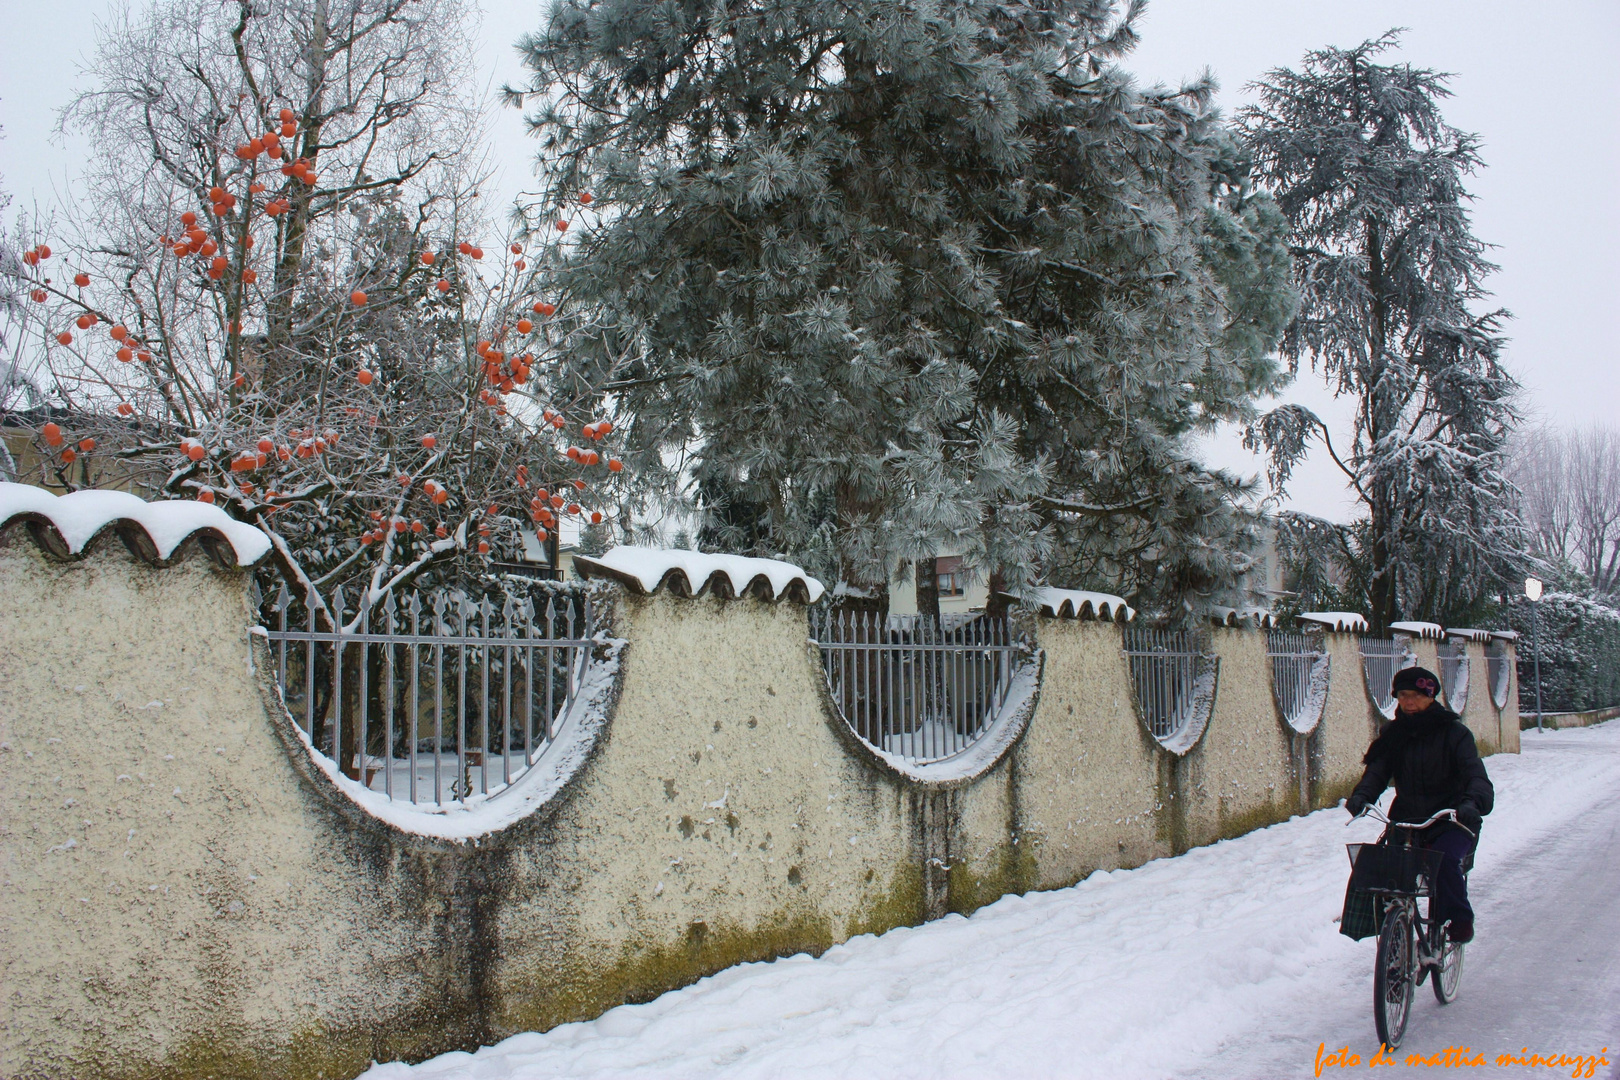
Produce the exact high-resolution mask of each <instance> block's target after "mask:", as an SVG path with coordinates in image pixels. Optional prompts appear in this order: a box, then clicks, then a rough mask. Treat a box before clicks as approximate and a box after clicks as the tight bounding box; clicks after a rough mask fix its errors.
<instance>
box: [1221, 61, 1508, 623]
mask: <svg viewBox="0 0 1620 1080" xmlns="http://www.w3.org/2000/svg"><path fill="white" fill-rule="evenodd" d="M1397 42H1398V34H1397V33H1396V32H1393V31H1392V32H1391V33H1389V34H1386V35H1384V36H1383V37H1381V38H1378V39H1376V40H1373V41H1367V42H1363V43H1362V44H1360V45H1358V46H1356V47H1354V48H1351V49H1331V48H1330V49H1322V50H1319V51H1316V52H1312V53H1309V54H1307V55H1306V57H1305V62H1304V64H1303V65H1302V67H1301V68H1300V70H1298V71H1293V70H1289V69H1278V70H1276V71H1273V72H1271V73H1270V74H1269V75H1268V76H1267V78H1266V80H1265V81H1264V82H1262V83H1260V84H1259V86H1258V90H1259V103H1258V104H1257V105H1255V106H1253V107H1251V108H1248V109H1245V110H1244V111H1243V112H1242V114H1241V115H1240V117H1239V123H1240V126H1241V128H1242V130H1243V132H1244V134H1245V135H1246V136H1247V140H1248V144H1249V146H1250V148H1251V150H1252V153H1253V155H1254V161H1255V170H1256V175H1257V177H1258V178H1259V179H1260V181H1261V182H1262V183H1264V184H1265V185H1267V186H1269V187H1270V189H1271V190H1272V192H1273V193H1274V195H1275V197H1276V199H1277V205H1278V206H1279V207H1280V208H1281V209H1282V211H1283V212H1284V213H1286V214H1287V215H1288V219H1289V222H1290V223H1291V225H1292V227H1293V240H1292V243H1293V255H1294V276H1295V283H1296V286H1297V288H1298V291H1299V295H1300V302H1301V307H1300V311H1299V315H1298V316H1297V318H1296V319H1295V320H1294V321H1293V323H1292V324H1291V325H1290V326H1289V328H1288V331H1287V333H1286V335H1285V336H1284V339H1283V344H1282V353H1283V355H1284V356H1285V357H1286V358H1287V359H1288V361H1289V363H1290V365H1291V366H1292V367H1294V368H1296V369H1297V367H1298V365H1299V363H1300V362H1301V360H1304V359H1307V358H1308V359H1309V361H1310V363H1311V366H1312V367H1313V368H1314V369H1315V370H1317V371H1320V372H1321V373H1322V374H1323V375H1324V376H1325V377H1326V378H1327V379H1328V380H1329V382H1330V383H1331V384H1332V385H1333V387H1334V389H1335V392H1336V393H1338V394H1341V395H1351V396H1353V397H1355V398H1356V399H1357V403H1356V414H1355V432H1354V435H1353V437H1352V439H1351V442H1350V444H1349V445H1348V446H1334V445H1333V443H1332V440H1331V438H1330V435H1329V432H1328V430H1327V427H1326V425H1324V424H1323V422H1322V421H1321V420H1320V419H1319V418H1318V417H1317V416H1315V415H1314V414H1313V413H1311V412H1310V411H1309V410H1307V409H1304V408H1302V407H1299V406H1284V407H1283V408H1280V409H1278V410H1276V411H1275V412H1272V413H1271V414H1269V415H1267V416H1266V417H1264V418H1263V419H1262V420H1261V422H1259V423H1258V424H1256V425H1255V426H1254V427H1253V428H1252V429H1251V432H1250V441H1251V445H1255V446H1259V445H1262V444H1263V445H1264V446H1266V447H1267V448H1268V449H1269V450H1270V452H1271V454H1272V462H1273V465H1272V476H1273V480H1274V482H1275V483H1277V484H1278V485H1279V486H1280V485H1281V484H1282V483H1284V482H1285V481H1286V480H1287V478H1288V475H1289V471H1290V469H1291V468H1292V466H1293V465H1294V463H1295V462H1296V461H1297V460H1298V459H1299V458H1300V457H1301V456H1302V455H1303V454H1304V452H1305V450H1306V449H1307V448H1308V445H1309V444H1310V442H1311V441H1312V440H1313V439H1315V438H1318V437H1320V438H1321V440H1322V442H1323V445H1324V446H1325V448H1326V449H1327V451H1328V453H1329V454H1330V455H1331V456H1332V458H1333V460H1334V462H1335V463H1336V464H1337V465H1338V466H1339V467H1340V468H1341V469H1342V470H1343V471H1344V473H1345V475H1346V476H1347V477H1348V479H1349V481H1350V484H1351V486H1352V487H1353V489H1354V490H1355V492H1356V495H1357V497H1358V499H1359V500H1360V501H1361V504H1362V507H1363V509H1364V511H1365V519H1364V520H1362V521H1357V522H1352V523H1351V524H1349V525H1345V526H1338V525H1333V524H1330V523H1328V522H1324V521H1320V520H1316V519H1309V518H1305V517H1303V516H1301V515H1297V514H1296V515H1289V516H1288V517H1287V518H1285V520H1284V523H1283V524H1284V528H1283V530H1282V535H1283V538H1284V540H1285V542H1286V546H1287V548H1288V549H1289V550H1290V552H1291V555H1292V558H1293V560H1294V561H1295V563H1296V568H1297V569H1299V570H1300V572H1301V573H1302V577H1303V579H1304V581H1305V583H1306V584H1307V592H1309V588H1308V586H1309V584H1310V583H1311V582H1313V581H1314V582H1328V581H1335V580H1336V581H1338V582H1340V583H1341V585H1342V584H1343V583H1349V584H1351V585H1352V586H1353V587H1354V589H1355V591H1356V592H1357V593H1358V597H1357V599H1358V603H1357V605H1356V606H1358V607H1360V606H1363V605H1365V609H1366V611H1367V612H1368V613H1369V615H1370V616H1371V620H1372V622H1373V624H1374V626H1375V627H1377V628H1378V629H1382V628H1384V627H1387V626H1388V625H1389V624H1390V623H1391V622H1392V621H1395V620H1396V619H1399V618H1401V617H1403V616H1404V617H1406V618H1424V619H1433V620H1435V621H1440V622H1446V621H1450V620H1451V619H1453V618H1457V617H1461V616H1463V613H1465V612H1467V611H1469V610H1470V609H1473V608H1475V607H1477V605H1479V604H1480V603H1481V602H1483V601H1484V599H1485V598H1486V597H1487V596H1488V595H1489V594H1490V593H1491V592H1493V591H1497V590H1499V588H1500V585H1501V583H1502V582H1503V581H1505V580H1506V579H1507V578H1508V577H1509V576H1510V575H1511V571H1512V568H1513V567H1514V566H1515V565H1516V564H1517V562H1518V560H1519V559H1520V553H1521V552H1522V551H1523V550H1524V538H1523V530H1522V528H1521V526H1520V525H1519V522H1518V519H1517V516H1516V514H1515V512H1514V509H1513V507H1514V503H1515V499H1514V495H1515V492H1514V489H1513V487H1512V485H1511V484H1510V483H1509V482H1508V481H1507V480H1506V479H1505V478H1504V476H1503V449H1504V445H1505V442H1506V439H1507V437H1508V435H1509V434H1510V432H1511V429H1512V427H1513V425H1514V423H1515V421H1516V419H1517V415H1516V413H1515V410H1514V406H1513V395H1514V393H1515V391H1516V390H1517V384H1516V383H1515V382H1514V380H1513V378H1512V377H1511V376H1510V375H1508V373H1507V372H1506V371H1505V370H1504V369H1503V368H1502V365H1501V359H1500V356H1501V350H1502V345H1503V338H1502V336H1501V334H1500V327H1501V324H1502V321H1503V320H1504V319H1505V318H1506V312H1503V311H1499V310H1497V311H1489V312H1486V313H1484V314H1475V313H1474V311H1473V310H1472V307H1473V305H1474V304H1475V303H1476V302H1477V301H1479V300H1481V299H1482V298H1484V297H1485V296H1486V295H1487V293H1486V291H1485V288H1484V286H1483V284H1482V283H1483V280H1484V278H1485V277H1486V275H1488V274H1489V273H1490V272H1491V271H1492V270H1494V269H1495V267H1494V266H1493V265H1492V264H1491V263H1490V262H1489V261H1487V259H1486V257H1485V254H1486V249H1487V245H1486V244H1484V243H1483V242H1482V241H1481V240H1479V238H1477V237H1476V236H1475V235H1474V234H1473V231H1472V228H1471V224H1470V221H1469V214H1468V211H1467V209H1466V204H1467V200H1468V198H1469V196H1468V193H1467V191H1466V190H1465V189H1464V187H1463V178H1464V177H1465V176H1467V175H1468V174H1470V173H1472V172H1473V171H1474V170H1475V169H1476V168H1478V167H1479V165H1480V163H1481V162H1480V156H1479V140H1478V138H1477V137H1476V136H1474V135H1470V134H1467V133H1465V132H1461V131H1458V130H1457V129H1456V128H1454V127H1451V126H1450V125H1449V124H1447V123H1446V122H1445V120H1444V119H1443V117H1442V116H1441V112H1440V104H1441V102H1442V101H1443V100H1444V99H1445V98H1446V97H1448V96H1449V95H1450V91H1449V90H1448V89H1447V87H1446V81H1447V77H1446V76H1445V75H1442V74H1437V73H1436V72H1433V71H1429V70H1426V69H1423V68H1414V67H1412V66H1411V65H1410V64H1388V65H1386V64H1379V63H1377V62H1376V58H1377V57H1378V56H1379V54H1381V53H1383V52H1384V51H1386V50H1388V49H1390V48H1392V47H1394V46H1395V44H1396V43H1397ZM1323 595H1327V593H1323ZM1311 600H1312V597H1311V596H1310V595H1307V596H1305V597H1303V601H1304V602H1305V603H1307V604H1309V603H1310V602H1311Z"/></svg>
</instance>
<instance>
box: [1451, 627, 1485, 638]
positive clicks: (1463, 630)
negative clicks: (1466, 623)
mask: <svg viewBox="0 0 1620 1080" xmlns="http://www.w3.org/2000/svg"><path fill="white" fill-rule="evenodd" d="M1446 636H1447V637H1454V638H1464V639H1465V640H1468V641H1489V640H1491V638H1492V637H1494V636H1495V631H1491V630H1470V629H1468V628H1467V627H1462V626H1448V627H1446Z"/></svg>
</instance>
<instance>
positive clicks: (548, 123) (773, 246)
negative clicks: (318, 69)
mask: <svg viewBox="0 0 1620 1080" xmlns="http://www.w3.org/2000/svg"><path fill="white" fill-rule="evenodd" d="M1141 6H1142V5H1141V4H1140V3H1132V4H1131V5H1130V7H1129V9H1128V10H1127V11H1125V12H1123V13H1121V12H1120V11H1118V10H1117V4H1116V3H1115V2H1114V0H1072V2H1071V0H1033V2H1019V0H1010V2H971V0H970V2H950V0H944V2H940V0H930V2H922V3H893V2H892V0H842V2H826V0H739V2H737V3H731V4H726V5H714V4H707V3H697V2H695V0H674V2H660V3H652V2H648V0H562V2H560V3H558V4H557V5H556V6H555V7H554V8H553V9H552V14H551V17H550V21H549V23H548V24H547V26H546V27H545V29H544V30H543V31H542V32H541V33H540V34H538V35H536V36H535V37H533V38H532V39H530V40H529V41H527V42H526V43H525V48H526V52H527V61H528V64H529V66H530V67H531V68H532V69H533V71H534V79H533V83H532V86H531V87H530V88H529V90H528V91H527V96H528V97H529V98H530V100H531V101H534V100H538V101H539V102H540V106H539V108H538V110H537V111H536V112H535V114H534V115H533V117H532V119H533V126H534V130H535V131H536V133H537V134H538V135H539V136H540V137H541V139H542V141H543V150H542V154H541V163H542V176H543V179H544V180H545V181H546V183H547V185H548V190H549V191H550V192H551V196H550V197H551V198H554V199H555V200H557V204H558V205H560V204H561V202H562V201H563V200H564V199H568V198H571V197H573V195H574V193H576V192H578V191H580V190H581V189H588V190H589V191H591V192H592V193H593V194H594V195H595V196H596V198H597V202H596V204H595V205H597V206H598V207H602V208H603V212H602V214H601V217H600V218H599V220H598V221H597V222H596V224H595V225H594V227H592V228H589V229H587V230H585V232H584V235H582V236H581V239H580V241H579V242H578V246H577V247H576V248H575V249H574V250H573V255H572V257H571V258H569V259H567V260H566V261H563V262H561V263H559V264H557V265H554V266H552V267H550V268H549V271H550V272H551V273H553V274H554V275H555V282H556V286H557V288H558V290H559V292H560V293H561V294H562V295H563V296H564V297H565V298H566V300H567V304H566V305H565V314H566V312H567V311H568V310H570V309H571V310H572V311H574V312H575V313H576V315H577V318H578V319H579V323H578V325H579V326H580V328H581V330H580V333H579V334H578V335H577V336H576V337H575V339H574V348H573V362H574V363H576V364H578V365H582V366H590V365H602V364H606V363H609V362H613V361H615V360H617V361H618V362H621V363H622V360H623V358H624V357H626V356H629V357H631V358H633V359H634V362H635V363H634V367H633V373H632V374H631V375H630V376H629V377H627V378H624V379H623V380H622V382H621V385H620V393H621V394H622V405H623V412H624V414H625V416H626V417H627V419H628V423H629V428H630V431H629V438H630V439H631V441H632V443H633V444H635V445H637V446H639V447H640V455H639V458H640V460H639V461H638V462H637V464H638V471H637V475H638V477H641V478H643V479H644V480H646V481H648V482H655V481H659V480H662V481H664V482H669V481H670V480H671V479H672V478H673V475H674V471H675V470H677V469H679V470H682V475H684V476H686V477H689V478H695V479H696V481H697V483H696V484H695V485H694V486H695V487H696V488H697V489H698V490H699V491H701V492H703V493H705V494H707V495H709V496H711V499H710V501H711V502H712V501H713V498H712V497H713V496H714V494H715V493H723V502H724V506H723V507H722V508H721V509H723V511H724V512H723V513H721V514H720V515H719V516H720V518H721V519H722V520H723V522H724V524H725V526H726V527H727V528H728V529H730V530H731V532H732V533H734V534H735V535H737V536H752V537H753V538H754V542H755V543H756V544H757V545H758V546H759V548H760V549H761V551H762V553H771V552H777V551H786V552H790V553H793V554H794V555H795V556H796V557H798V558H801V559H805V560H806V561H808V562H810V563H811V564H812V565H814V566H816V567H817V569H819V570H821V571H823V572H829V573H834V574H836V575H837V576H838V578H839V579H840V580H841V581H843V582H845V583H846V584H848V585H849V586H851V587H853V588H855V589H857V590H872V591H876V590H881V589H882V588H883V586H884V583H885V582H886V581H887V580H888V576H889V573H890V572H891V570H892V569H893V568H894V567H895V566H896V565H897V564H898V563H900V562H903V561H907V560H926V559H927V558H929V557H930V556H932V555H933V554H934V553H936V552H940V553H943V552H961V553H965V554H966V555H967V556H968V561H969V565H970V566H972V567H974V568H975V569H976V570H978V571H979V572H981V573H983V574H987V575H989V576H990V578H991V580H992V582H993V583H994V584H996V585H997V586H1001V585H1005V586H1007V587H1016V586H1017V585H1019V584H1021V583H1023V582H1027V581H1029V580H1033V579H1037V578H1039V577H1043V576H1044V577H1048V578H1050V579H1052V580H1055V581H1057V582H1059V583H1062V584H1091V585H1095V586H1100V587H1114V588H1118V589H1120V590H1122V591H1124V592H1127V593H1129V594H1131V595H1133V596H1135V597H1137V598H1138V599H1145V600H1153V599H1164V600H1169V599H1171V598H1175V599H1180V598H1183V597H1185V596H1186V595H1187V594H1189V593H1210V592H1213V591H1217V590H1222V589H1231V588H1233V587H1234V586H1235V585H1236V583H1237V582H1238V580H1239V578H1240V576H1241V574H1242V572H1243V571H1244V570H1245V569H1246V568H1247V566H1248V557H1247V555H1246V554H1245V550H1246V548H1247V546H1248V545H1249V543H1250V541H1251V535H1250V533H1251V529H1252V524H1253V517H1252V515H1251V514H1250V513H1249V511H1248V510H1247V508H1246V496H1247V489H1246V487H1245V485H1244V484H1243V483H1242V482H1241V481H1240V480H1238V479H1237V478H1235V477H1232V476H1229V475H1226V474H1223V473H1219V472H1212V471H1210V470H1208V469H1205V468H1204V467H1202V466H1201V465H1200V464H1199V463H1198V462H1197V461H1196V460H1195V459H1194V457H1193V455H1192V453H1191V452H1190V449H1189V446H1188V440H1189V438H1190V436H1192V435H1193V434H1194V433H1195V432H1197V431H1199V430H1202V429H1205V428H1207V427H1208V426H1210V425H1213V424H1215V423H1218V422H1220V421H1222V420H1231V419H1245V418H1247V417H1248V416H1249V415H1250V413H1249V409H1250V402H1251V401H1252V400H1253V398H1254V397H1255V395H1256V394H1257V393H1259V392H1261V391H1264V390H1266V389H1268V388H1270V387H1272V386H1273V385H1274V381H1275V379H1276V378H1277V370H1276V368H1275V366H1274V365H1273V364H1272V363H1271V362H1270V361H1269V360H1268V359H1267V353H1268V351H1269V349H1270V348H1271V346H1272V345H1273V344H1274V342H1275V340H1276V335H1277V334H1278V333H1280V331H1281V328H1282V325H1283V324H1284V323H1285V322H1286V321H1287V319H1288V317H1289V316H1290V315H1291V313H1292V307H1291V295H1290V292H1289V287H1288V284H1287V276H1288V261H1287V253H1286V248H1285V245H1284V243H1283V237H1284V234H1285V232H1286V225H1285V223H1284V222H1283V221H1282V219H1281V216H1280V215H1279V214H1278V213H1277V212H1276V210H1275V208H1274V207H1273V206H1272V204H1271V203H1270V201H1269V199H1267V198H1265V197H1256V196H1255V195H1254V194H1253V193H1252V192H1251V191H1250V190H1249V188H1248V185H1247V183H1246V176H1245V163H1244V161H1243V159H1242V157H1241V154H1240V153H1239V151H1238V150H1237V148H1236V147H1235V146H1234V144H1233V142H1232V140H1231V138H1230V136H1229V135H1228V133H1227V132H1226V131H1225V130H1224V129H1223V128H1222V127H1221V126H1220V123H1219V118H1218V117H1217V116H1216V114H1215V113H1214V112H1213V110H1212V109H1211V108H1210V105H1209V100H1208V99H1209V96H1210V92H1211V87H1210V85H1209V84H1208V83H1207V82H1204V83H1199V84H1196V85H1193V86H1190V87H1187V88H1184V89H1182V90H1180V91H1169V90H1158V89H1155V90H1150V91H1142V90H1139V89H1137V88H1136V87H1135V86H1134V85H1133V83H1132V81H1131V79H1130V77H1129V76H1128V75H1127V74H1125V73H1124V72H1122V71H1121V70H1119V69H1118V67H1117V66H1116V65H1115V61H1116V60H1117V58H1118V57H1120V56H1121V55H1122V54H1124V53H1125V52H1127V51H1128V50H1129V49H1130V48H1131V46H1132V45H1133V44H1134V42H1135V40H1136V38H1135V30H1134V20H1135V18H1136V16H1137V15H1138V14H1139V13H1140V10H1141ZM515 96H524V95H515ZM604 328H605V329H604ZM676 448H679V449H680V450H681V451H682V453H680V454H676V453H673V452H672V451H674V450H675V449H676ZM661 470H662V471H661ZM745 508H746V509H747V510H748V511H749V512H750V513H752V514H754V515H756V516H757V517H759V518H762V519H763V523H762V527H760V528H757V529H756V528H753V527H752V526H750V527H749V528H740V527H739V526H740V524H741V523H739V522H738V521H737V520H736V516H737V514H738V513H739V512H740V511H742V510H743V509H745Z"/></svg>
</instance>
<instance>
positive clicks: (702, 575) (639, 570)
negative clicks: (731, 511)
mask: <svg viewBox="0 0 1620 1080" xmlns="http://www.w3.org/2000/svg"><path fill="white" fill-rule="evenodd" d="M574 565H575V566H576V567H578V568H579V570H580V571H581V573H584V574H585V575H586V576H601V574H600V572H601V571H606V572H607V575H608V576H611V577H615V578H618V579H619V580H621V581H630V582H634V583H635V584H637V585H639V586H640V587H641V591H642V592H645V593H651V592H654V591H656V590H657V589H658V586H659V585H660V584H661V583H662V582H663V580H664V575H666V574H668V573H669V572H670V571H671V570H679V571H680V572H681V573H683V574H685V575H686V580H687V583H688V584H689V585H690V586H691V588H692V591H693V592H694V593H697V592H701V591H702V589H703V588H704V586H705V585H706V584H707V582H708V581H709V579H710V578H711V577H713V576H714V575H715V574H723V575H725V577H726V580H727V581H728V582H729V583H730V585H731V593H732V595H733V596H741V595H742V594H743V593H744V592H745V591H747V589H748V586H749V585H750V584H752V583H753V581H754V580H755V579H756V578H761V577H763V578H764V579H765V580H766V581H767V582H769V583H770V586H771V596H772V598H773V599H777V600H780V599H781V598H782V595H783V593H785V592H786V591H787V590H788V589H789V588H790V587H791V586H792V585H793V584H794V583H795V582H797V583H799V584H800V585H802V586H803V588H804V590H805V592H806V594H807V595H808V596H809V599H810V602H811V603H812V604H813V603H815V602H816V601H817V600H820V599H821V594H822V593H823V592H824V591H825V590H824V588H823V586H822V584H821V582H819V581H817V580H816V579H815V578H813V577H811V576H810V575H809V574H806V573H805V572H804V571H803V570H802V569H801V568H799V567H797V566H794V565H793V564H792V563H790V562H782V561H781V560H779V559H751V558H747V557H746V556H742V555H707V554H704V553H703V552H701V551H683V550H680V549H663V548H644V547H632V546H630V545H626V544H621V545H619V546H618V547H615V548H612V549H611V550H609V551H608V552H607V553H606V554H603V555H594V556H585V555H576V556H574Z"/></svg>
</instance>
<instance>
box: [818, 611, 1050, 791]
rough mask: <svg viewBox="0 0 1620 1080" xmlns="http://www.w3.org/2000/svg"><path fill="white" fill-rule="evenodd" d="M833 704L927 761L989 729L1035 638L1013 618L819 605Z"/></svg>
mask: <svg viewBox="0 0 1620 1080" xmlns="http://www.w3.org/2000/svg"><path fill="white" fill-rule="evenodd" d="M810 637H811V640H813V641H814V642H815V643H816V645H817V646H818V647H819V648H820V650H821V662H822V670H823V672H824V674H825V675H826V677H827V688H828V690H829V691H830V692H831V694H832V699H833V704H834V706H835V707H836V708H837V709H838V711H839V713H840V715H842V716H843V718H844V721H845V722H846V723H848V724H849V726H850V729H851V730H853V731H854V732H855V734H856V735H858V736H859V737H860V738H861V739H863V740H864V741H865V742H867V743H868V744H869V745H871V746H873V747H874V748H876V749H878V750H882V751H883V752H885V753H888V754H893V755H895V756H897V757H900V758H903V759H904V760H906V761H908V762H910V763H911V764H914V765H924V764H927V763H929V762H932V761H939V760H942V759H944V758H948V757H952V756H954V755H956V754H959V753H961V752H962V751H964V750H966V749H967V748H968V747H970V746H972V745H973V744H974V743H975V742H977V741H978V740H979V739H980V738H981V737H983V736H984V734H985V733H986V732H987V731H988V730H989V729H990V726H991V725H992V724H993V723H994V722H995V720H996V718H997V717H998V716H999V715H1000V714H1001V710H1002V707H1003V706H1004V705H1005V704H1006V703H1007V698H1008V694H1009V692H1010V690H1011V688H1012V681H1013V676H1014V674H1015V673H1016V672H1017V670H1018V668H1019V666H1020V664H1022V663H1025V662H1029V661H1031V660H1032V657H1033V647H1032V645H1031V644H1030V643H1029V642H1028V641H1026V640H1023V639H1022V638H1020V637H1019V636H1018V635H1015V634H1014V633H1013V632H1012V628H1011V627H1010V625H1009V624H1008V622H1007V620H1006V619H1005V618H990V617H988V616H985V615H982V614H971V615H967V616H960V615H957V616H949V615H948V616H927V615H889V616H884V615H881V614H880V613H878V612H875V611H817V610H816V609H813V608H812V609H811V612H810Z"/></svg>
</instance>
